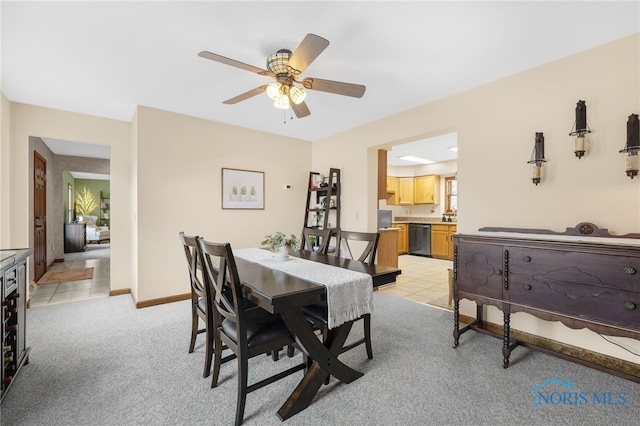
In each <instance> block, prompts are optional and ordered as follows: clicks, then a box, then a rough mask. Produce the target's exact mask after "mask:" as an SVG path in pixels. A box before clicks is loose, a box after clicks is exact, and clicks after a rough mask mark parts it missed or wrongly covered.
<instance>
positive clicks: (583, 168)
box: [312, 34, 640, 363]
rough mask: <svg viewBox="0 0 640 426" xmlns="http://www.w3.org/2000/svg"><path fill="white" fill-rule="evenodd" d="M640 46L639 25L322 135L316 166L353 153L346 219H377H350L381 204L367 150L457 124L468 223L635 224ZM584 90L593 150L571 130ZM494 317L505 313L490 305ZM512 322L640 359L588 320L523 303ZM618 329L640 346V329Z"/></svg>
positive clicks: (625, 228)
mask: <svg viewBox="0 0 640 426" xmlns="http://www.w3.org/2000/svg"><path fill="white" fill-rule="evenodd" d="M639 53H640V35H638V34H636V35H634V36H631V37H626V38H624V39H621V40H618V41H616V42H613V43H609V44H607V45H604V46H601V47H597V48H594V49H591V50H588V51H585V52H582V53H579V54H576V55H573V56H570V57H567V58H564V59H561V60H558V61H555V62H553V63H550V64H547V65H543V66H540V67H537V68H534V69H531V70H529V71H526V72H523V73H520V74H517V75H514V76H511V77H508V78H504V79H501V80H498V81H496V82H493V83H490V84H487V85H483V86H480V87H477V88H475V89H472V90H469V91H466V92H463V93H460V94H457V95H454V96H451V97H447V98H444V99H441V100H439V101H436V102H432V103H429V104H426V105H424V106H422V107H419V108H415V109H412V110H410V111H407V112H404V113H402V114H398V115H396V116H393V117H388V118H386V119H383V120H379V121H376V122H373V123H371V124H369V125H366V126H362V127H360V128H357V129H353V130H350V131H348V132H345V133H343V134H340V135H337V136H333V137H330V138H326V139H324V140H322V141H318V142H314V143H313V150H312V158H313V167H314V168H316V169H323V168H327V167H329V166H339V167H343V168H344V167H345V166H347V165H348V168H347V170H346V173H345V178H344V181H345V185H344V189H343V194H344V199H345V200H348V202H345V203H343V216H344V217H345V218H346V219H347V220H344V222H345V227H347V226H354V227H356V226H359V227H361V228H363V229H367V228H369V229H371V228H372V227H374V226H375V222H373V221H374V220H375V218H372V217H371V216H370V215H369V216H368V222H367V223H360V224H358V223H356V222H355V221H354V220H353V218H354V217H355V216H356V215H357V214H358V213H359V212H363V211H372V210H374V209H375V206H376V200H375V198H376V193H375V191H372V190H371V187H372V185H371V183H372V182H374V181H375V180H376V173H377V172H376V171H377V169H376V167H375V164H376V158H375V157H373V156H372V155H367V150H369V151H373V150H375V149H377V148H378V147H389V146H391V145H393V143H394V142H396V141H406V140H416V139H418V136H420V137H425V136H435V135H440V134H444V133H449V132H451V131H455V132H457V133H458V149H459V150H458V192H459V198H460V200H459V215H458V231H459V232H473V231H476V230H477V229H478V228H480V227H483V226H504V227H521V228H525V227H526V228H545V229H553V230H558V231H564V229H565V228H566V227H567V226H574V225H576V224H578V223H579V222H582V221H589V222H593V223H595V224H597V225H598V226H599V227H602V228H608V229H610V230H611V231H612V232H614V233H619V234H624V233H628V232H638V230H640V179H633V180H632V179H629V178H628V177H627V176H626V174H625V172H624V156H623V154H620V153H618V151H619V150H620V149H622V148H623V147H624V144H625V141H626V121H627V117H628V116H629V115H630V114H632V113H636V114H637V113H638V112H640V79H639V78H638V76H639V75H640V67H639ZM427 84H428V83H427ZM433 84H437V82H434V83H433ZM365 96H366V95H365ZM581 99H582V100H586V102H587V108H588V116H587V121H588V124H589V126H590V128H591V129H592V130H593V133H592V134H591V135H590V140H591V143H590V149H589V152H588V153H587V154H586V156H585V157H583V158H582V159H581V160H578V159H577V158H576V157H575V156H574V154H573V140H572V138H571V137H569V136H568V134H569V132H570V131H571V127H572V125H573V123H574V121H575V112H574V111H575V105H576V103H577V102H578V100H581ZM536 132H544V135H545V154H546V158H547V160H548V163H547V164H546V165H545V167H544V178H543V182H542V183H541V184H540V185H538V186H535V185H533V184H532V183H531V180H530V179H529V167H528V165H527V164H526V163H527V161H528V160H529V157H530V155H531V151H532V149H533V142H534V138H535V133H536ZM335 152H340V153H341V156H340V158H343V159H344V160H342V162H343V164H335V163H336V160H335V159H334V156H333V153H335ZM347 159H348V160H347ZM338 161H340V160H338ZM363 189H366V191H363ZM361 217H362V216H361ZM463 308H464V309H465V311H464V313H466V314H468V315H472V314H473V312H474V310H473V309H472V308H471V306H470V304H466V305H465V306H463ZM489 318H490V319H491V320H493V321H495V322H498V323H499V322H501V321H502V317H501V315H500V314H499V313H497V311H495V312H494V311H493V310H492V311H491V312H490V316H489ZM511 325H512V327H513V328H516V329H522V330H525V331H529V332H533V333H537V334H541V335H545V336H547V337H550V338H553V339H556V340H563V341H567V342H570V343H571V344H574V345H576V346H581V347H586V348H589V349H592V350H597V351H601V352H605V353H608V354H611V355H613V356H617V357H620V358H623V359H628V360H632V361H634V362H638V363H640V357H638V356H633V355H631V354H630V353H628V352H626V351H624V350H622V349H619V348H617V347H615V346H614V345H611V344H609V343H603V342H604V341H603V339H601V338H600V337H599V336H597V335H595V333H592V332H589V331H570V330H569V329H567V328H566V327H564V326H561V325H557V324H552V323H548V322H544V321H539V320H536V319H534V318H533V317H531V316H529V315H527V314H521V313H518V314H516V315H514V318H513V319H512V322H511ZM585 335H586V336H585ZM614 340H616V341H617V342H622V343H623V345H625V346H626V347H627V348H630V349H631V348H635V349H636V350H635V352H637V348H638V342H637V341H632V340H630V339H622V338H616V339H614Z"/></svg>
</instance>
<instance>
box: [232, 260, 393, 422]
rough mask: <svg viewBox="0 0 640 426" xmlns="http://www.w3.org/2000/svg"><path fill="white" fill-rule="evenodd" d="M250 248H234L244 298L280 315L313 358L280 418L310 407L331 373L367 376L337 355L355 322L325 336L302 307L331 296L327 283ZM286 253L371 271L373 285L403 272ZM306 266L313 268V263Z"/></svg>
mask: <svg viewBox="0 0 640 426" xmlns="http://www.w3.org/2000/svg"><path fill="white" fill-rule="evenodd" d="M246 253H248V252H247V251H244V254H243V249H240V250H234V254H235V259H236V264H237V267H238V275H239V277H240V281H241V282H242V289H243V294H244V297H245V298H246V299H248V300H250V301H251V302H253V303H255V304H256V305H257V306H259V307H260V308H262V309H264V310H266V311H268V312H270V313H272V314H279V315H281V316H282V318H283V320H284V322H285V323H286V325H287V327H288V328H289V330H290V331H291V333H292V335H293V336H294V338H295V341H296V343H297V346H298V348H299V349H300V350H301V351H303V352H304V353H305V354H306V355H308V357H309V360H310V366H309V368H307V369H306V370H305V374H304V376H303V378H302V379H301V380H300V382H299V383H298V385H297V386H296V388H295V389H294V390H293V392H292V393H291V395H290V396H289V397H288V398H287V400H286V401H285V402H284V404H283V405H282V406H281V407H280V409H279V410H278V412H277V415H278V417H279V418H280V420H282V421H284V420H286V419H288V418H290V417H291V416H293V415H295V414H297V413H299V412H300V411H302V410H304V409H306V408H307V407H308V406H309V405H310V404H311V401H312V400H313V398H314V397H315V395H316V394H317V392H318V390H319V389H320V387H321V386H322V384H323V383H325V380H327V379H328V378H329V376H330V375H331V376H333V377H335V378H337V379H338V380H340V381H341V382H343V383H351V382H353V381H354V380H357V379H358V378H360V377H362V376H363V373H362V372H360V371H357V370H355V369H353V368H351V367H349V366H347V365H346V364H344V363H343V362H342V361H340V360H339V359H338V355H340V353H341V351H342V347H343V346H344V342H345V341H346V339H347V337H348V336H349V332H350V331H351V327H352V325H353V321H345V322H343V323H341V324H339V325H336V326H334V327H333V328H329V332H328V336H327V338H326V340H325V341H324V342H323V341H321V340H320V339H319V338H318V336H317V335H316V333H315V331H314V329H313V325H312V324H311V322H309V321H307V320H306V318H305V316H304V313H303V310H302V308H303V307H305V306H308V305H313V304H316V303H320V302H323V301H327V287H326V286H325V285H323V284H321V283H319V282H317V281H316V280H314V279H309V278H308V277H306V278H303V277H301V276H300V275H297V274H294V273H291V272H288V271H287V270H286V269H285V270H283V269H282V268H279V266H278V265H277V262H272V263H271V262H268V261H266V262H264V261H262V262H258V261H255V259H254V260H253V261H252V260H250V259H252V257H251V256H247V255H246ZM288 255H289V256H290V258H291V259H294V260H295V259H297V260H298V261H299V260H302V261H307V262H315V263H319V264H322V265H327V266H328V267H330V268H341V270H346V271H352V272H356V273H358V274H354V275H362V274H364V275H368V276H369V277H370V278H371V279H370V281H369V282H370V283H371V286H373V287H377V286H380V285H383V284H389V283H392V282H395V280H396V277H397V276H398V275H399V274H400V273H401V270H400V269H398V268H392V267H388V266H383V265H370V264H368V263H364V262H360V261H357V260H352V259H344V258H340V257H336V256H334V255H331V254H329V255H323V254H319V253H315V252H310V251H305V250H291V251H289V253H288ZM308 266H309V267H310V268H311V267H313V263H311V264H309V265H308ZM336 272H339V271H336Z"/></svg>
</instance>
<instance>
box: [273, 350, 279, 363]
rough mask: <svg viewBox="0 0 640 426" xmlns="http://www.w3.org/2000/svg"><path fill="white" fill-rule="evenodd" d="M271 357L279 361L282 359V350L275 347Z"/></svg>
mask: <svg viewBox="0 0 640 426" xmlns="http://www.w3.org/2000/svg"><path fill="white" fill-rule="evenodd" d="M271 359H272V360H274V361H277V360H279V359H280V351H279V350H277V349H274V350H272V351H271Z"/></svg>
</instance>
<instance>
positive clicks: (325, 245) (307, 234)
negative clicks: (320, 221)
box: [301, 227, 331, 254]
mask: <svg viewBox="0 0 640 426" xmlns="http://www.w3.org/2000/svg"><path fill="white" fill-rule="evenodd" d="M311 237H315V238H311ZM314 241H315V244H314ZM329 241H331V229H317V228H307V227H304V228H302V244H301V245H302V249H303V250H306V251H315V252H317V253H320V254H327V251H328V250H329ZM316 247H317V248H316Z"/></svg>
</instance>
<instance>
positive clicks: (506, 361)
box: [502, 312, 511, 368]
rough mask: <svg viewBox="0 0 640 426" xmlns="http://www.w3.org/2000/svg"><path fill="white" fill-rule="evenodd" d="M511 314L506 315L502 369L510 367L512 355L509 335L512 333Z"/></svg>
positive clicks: (506, 313)
mask: <svg viewBox="0 0 640 426" xmlns="http://www.w3.org/2000/svg"><path fill="white" fill-rule="evenodd" d="M510 321H511V314H510V313H509V312H505V313H504V325H503V332H504V334H503V337H502V368H507V367H508V366H509V355H511V345H510V344H509V334H510V332H511V329H510V328H511V326H510Z"/></svg>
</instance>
